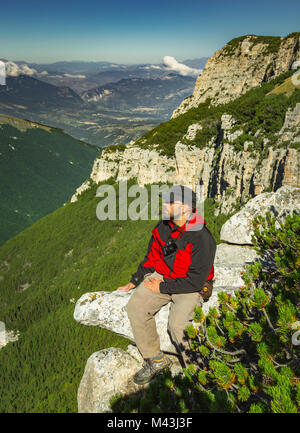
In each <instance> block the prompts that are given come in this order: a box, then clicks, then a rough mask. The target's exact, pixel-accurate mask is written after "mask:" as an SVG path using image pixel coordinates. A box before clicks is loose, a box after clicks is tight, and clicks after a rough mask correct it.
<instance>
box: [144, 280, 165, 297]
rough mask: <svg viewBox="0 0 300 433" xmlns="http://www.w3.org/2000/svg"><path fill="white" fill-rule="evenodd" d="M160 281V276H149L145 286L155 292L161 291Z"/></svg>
mask: <svg viewBox="0 0 300 433" xmlns="http://www.w3.org/2000/svg"><path fill="white" fill-rule="evenodd" d="M160 283H161V280H160V279H159V278H148V280H146V281H145V282H144V286H145V287H146V288H147V289H149V290H151V291H152V292H154V293H160V290H159V285H160Z"/></svg>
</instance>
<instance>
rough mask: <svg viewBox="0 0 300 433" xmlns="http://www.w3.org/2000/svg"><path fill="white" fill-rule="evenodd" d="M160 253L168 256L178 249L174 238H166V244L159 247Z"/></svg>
mask: <svg viewBox="0 0 300 433" xmlns="http://www.w3.org/2000/svg"><path fill="white" fill-rule="evenodd" d="M161 249H162V253H163V255H164V257H166V256H170V255H171V254H173V253H175V252H176V251H177V249H178V246H177V244H176V243H175V241H174V239H168V241H167V243H166V245H163V246H162V247H161Z"/></svg>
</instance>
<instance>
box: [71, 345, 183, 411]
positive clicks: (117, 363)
mask: <svg viewBox="0 0 300 433" xmlns="http://www.w3.org/2000/svg"><path fill="white" fill-rule="evenodd" d="M168 356H169V358H170V359H171V361H172V365H171V368H170V370H171V372H172V374H173V375H175V374H177V373H179V374H182V368H181V366H180V362H179V360H178V359H177V357H176V356H172V355H168ZM142 365H143V358H142V356H141V355H140V353H139V351H138V349H137V347H136V346H133V345H131V344H130V345H128V347H127V350H126V351H125V350H122V349H119V348H116V347H109V348H108V349H102V350H100V351H99V352H95V353H93V354H92V355H91V356H90V357H89V359H88V361H87V363H86V366H85V370H84V374H83V376H82V379H81V382H80V385H79V388H78V394H77V400H78V412H79V413H103V412H111V411H112V410H111V408H110V404H109V403H110V399H111V397H112V396H114V395H116V394H118V393H121V394H126V395H128V394H135V393H137V392H140V391H141V390H142V389H144V388H147V387H148V386H149V383H148V384H145V385H136V384H135V383H134V381H133V375H134V374H135V373H136V372H137V371H138V370H139V369H140V368H141V367H142ZM154 380H155V379H154Z"/></svg>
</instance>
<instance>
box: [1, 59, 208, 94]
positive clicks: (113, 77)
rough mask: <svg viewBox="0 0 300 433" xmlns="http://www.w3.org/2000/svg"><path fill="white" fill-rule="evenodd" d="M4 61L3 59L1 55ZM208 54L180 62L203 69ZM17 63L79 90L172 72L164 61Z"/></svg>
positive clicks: (51, 81) (50, 80)
mask: <svg viewBox="0 0 300 433" xmlns="http://www.w3.org/2000/svg"><path fill="white" fill-rule="evenodd" d="M0 60H3V61H4V62H7V61H8V60H6V59H0ZM207 60H208V57H201V58H199V59H193V60H186V61H183V62H181V63H183V64H185V65H187V66H190V67H192V68H196V69H204V66H205V63H206V62H207ZM14 63H15V64H16V65H18V66H20V67H21V66H22V65H26V66H27V67H28V68H29V70H31V71H32V72H33V75H32V76H33V77H34V78H38V79H40V80H42V81H45V82H46V83H49V84H54V85H56V86H68V87H71V88H72V89H73V90H75V91H76V92H78V93H81V92H83V91H87V90H89V89H92V88H95V87H99V86H103V85H104V84H107V83H114V82H116V81H119V80H122V79H125V78H147V79H150V78H161V77H163V76H164V75H167V74H169V73H170V72H172V71H171V70H169V69H167V68H166V67H165V65H164V64H163V63H159V64H150V63H149V64H134V65H126V64H117V63H112V62H81V61H73V62H55V63H49V64H47V63H45V64H38V63H29V62H25V61H14Z"/></svg>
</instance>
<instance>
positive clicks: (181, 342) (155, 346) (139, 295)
mask: <svg viewBox="0 0 300 433" xmlns="http://www.w3.org/2000/svg"><path fill="white" fill-rule="evenodd" d="M149 277H155V278H159V279H161V280H163V276H162V275H161V274H158V273H157V272H153V273H149V274H146V275H145V277H144V280H143V281H142V282H141V283H140V284H139V285H138V286H137V287H136V288H134V289H132V291H133V293H132V295H131V297H130V299H129V301H128V303H127V305H126V306H125V310H126V312H127V315H128V318H129V321H130V324H131V328H132V333H133V336H134V340H135V343H136V345H137V347H138V349H139V351H140V353H141V355H142V356H143V358H152V357H153V356H156V355H158V353H159V352H160V340H159V336H158V333H157V329H156V323H155V318H154V315H155V313H157V312H158V311H159V310H160V309H161V307H163V306H164V305H166V304H167V303H168V302H171V305H170V311H169V320H168V328H167V330H168V333H169V335H170V338H171V341H172V343H173V344H174V346H175V347H176V349H177V351H178V352H179V354H181V356H182V359H183V361H184V363H185V365H186V366H187V365H188V364H191V363H192V362H193V361H192V352H191V350H190V346H189V338H188V336H187V333H186V331H185V328H186V326H188V325H189V324H191V323H192V319H193V317H194V307H196V306H202V304H203V298H202V296H201V295H200V293H199V292H194V293H178V294H172V295H169V294H166V293H154V292H152V291H151V290H149V289H147V288H146V287H145V285H144V281H146V280H147V279H148V278H149Z"/></svg>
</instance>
